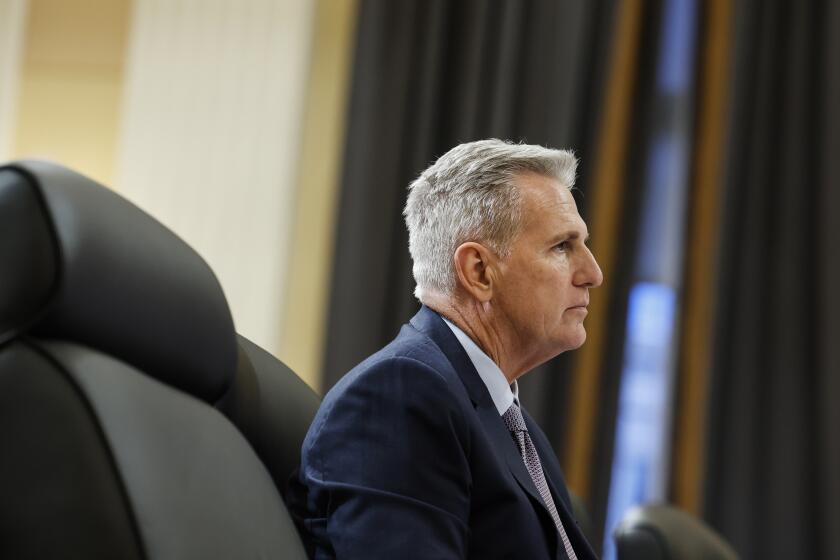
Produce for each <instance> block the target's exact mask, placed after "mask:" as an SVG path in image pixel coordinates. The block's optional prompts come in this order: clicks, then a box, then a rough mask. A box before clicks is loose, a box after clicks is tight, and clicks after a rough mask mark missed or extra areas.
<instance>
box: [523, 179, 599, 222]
mask: <svg viewBox="0 0 840 560" xmlns="http://www.w3.org/2000/svg"><path fill="white" fill-rule="evenodd" d="M517 185H518V186H519V190H520V192H521V194H522V218H523V226H524V227H523V230H524V231H529V230H530V231H532V232H538V230H546V231H548V233H550V234H556V233H562V232H561V231H559V230H564V231H568V232H577V233H579V234H581V235H585V234H586V233H587V230H586V224H585V223H584V221H583V219H582V218H581V217H580V214H579V213H578V209H577V204H576V203H575V199H574V197H573V196H572V193H571V191H570V190H569V189H568V188H567V187H566V186H565V185H561V184H560V182H558V181H557V180H556V179H553V178H551V177H545V176H543V175H538V174H536V173H528V174H523V175H522V176H521V177H520V178H519V180H518V181H517Z"/></svg>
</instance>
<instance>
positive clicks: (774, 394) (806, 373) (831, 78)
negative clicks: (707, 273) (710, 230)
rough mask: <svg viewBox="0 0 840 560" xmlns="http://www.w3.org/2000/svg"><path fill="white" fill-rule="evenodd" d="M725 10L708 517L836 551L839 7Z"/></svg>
mask: <svg viewBox="0 0 840 560" xmlns="http://www.w3.org/2000/svg"><path fill="white" fill-rule="evenodd" d="M736 8H737V10H736V12H735V14H734V22H735V25H734V34H733V45H734V47H735V50H734V52H733V56H734V59H733V63H734V64H733V73H732V80H733V83H732V92H733V99H732V111H731V120H730V132H729V138H728V150H727V152H728V153H727V162H726V166H727V167H726V168H727V171H726V177H725V192H726V211H725V215H724V216H723V225H722V227H723V230H722V236H721V237H722V242H721V274H720V280H719V286H718V302H717V310H718V311H717V329H716V342H715V352H714V362H713V363H714V371H713V391H712V395H711V400H710V407H711V409H710V411H711V414H710V417H711V419H712V422H711V425H710V427H709V430H710V431H709V437H708V454H707V457H708V464H707V483H706V489H705V515H706V516H707V518H708V519H709V520H710V522H711V523H712V524H713V526H715V527H716V528H717V529H718V530H719V531H721V532H722V533H723V534H724V535H725V536H726V537H727V538H728V539H729V540H730V541H731V542H732V543H733V545H734V546H735V548H736V549H737V550H738V551H739V552H740V553H741V555H742V556H743V557H744V558H761V559H771V560H772V559H775V558H778V559H782V558H785V559H787V558H840V530H838V528H840V437H838V435H837V429H838V428H840V405H838V403H840V344H839V343H838V340H840V292H838V287H840V248H839V247H840V219H838V216H840V164H838V153H840V132H838V131H840V41H839V40H838V37H840V3H837V2H834V1H831V0H827V1H811V2H765V1H763V0H742V1H740V2H738V3H736Z"/></svg>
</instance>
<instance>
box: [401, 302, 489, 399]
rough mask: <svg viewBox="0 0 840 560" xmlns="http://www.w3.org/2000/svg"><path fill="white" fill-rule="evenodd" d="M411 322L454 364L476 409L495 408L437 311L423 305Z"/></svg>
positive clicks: (471, 364)
mask: <svg viewBox="0 0 840 560" xmlns="http://www.w3.org/2000/svg"><path fill="white" fill-rule="evenodd" d="M410 322H411V325H412V326H413V327H414V328H415V329H417V330H418V331H420V332H422V333H423V334H425V335H426V336H428V337H429V338H431V339H432V342H434V343H435V344H437V345H438V347H439V348H440V349H441V351H443V353H444V355H446V357H447V359H449V363H451V364H452V367H453V368H454V369H455V372H456V373H457V374H458V376H459V377H460V378H461V382H462V383H463V384H464V387H465V388H466V389H467V394H468V395H469V397H470V400H471V401H472V403H473V405H474V406H476V407H479V406H488V405H489V406H491V407H493V406H494V405H493V399H492V398H491V397H490V393H489V392H488V391H487V387H486V386H485V385H484V382H483V381H482V380H481V377H480V376H479V375H478V372H477V371H476V370H475V366H474V365H473V363H472V360H470V357H469V355H467V352H466V350H464V347H463V346H461V343H460V342H458V339H457V338H456V337H455V334H454V333H453V332H452V331H451V330H450V329H449V327H447V326H446V323H444V322H443V319H442V318H441V316H440V315H439V314H438V313H437V312H436V311H434V310H432V309H430V308H428V307H426V306H425V305H423V306H422V307H420V311H418V312H417V315H415V316H414V317H412V319H411V321H410ZM493 410H495V408H494V409H493ZM497 415H498V413H497Z"/></svg>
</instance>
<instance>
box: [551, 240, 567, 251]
mask: <svg viewBox="0 0 840 560" xmlns="http://www.w3.org/2000/svg"><path fill="white" fill-rule="evenodd" d="M570 247H571V243H569V242H568V241H561V242H560V243H558V244H557V245H555V246H554V249H555V250H557V251H560V252H561V253H565V252H566V251H568V250H569V248H570Z"/></svg>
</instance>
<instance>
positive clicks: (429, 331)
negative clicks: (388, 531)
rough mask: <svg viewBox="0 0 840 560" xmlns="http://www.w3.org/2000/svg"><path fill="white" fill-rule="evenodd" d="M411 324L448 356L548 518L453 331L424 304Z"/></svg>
mask: <svg viewBox="0 0 840 560" xmlns="http://www.w3.org/2000/svg"><path fill="white" fill-rule="evenodd" d="M411 324H412V326H414V328H416V329H417V330H419V331H421V332H423V333H424V334H426V335H427V336H428V337H429V338H431V339H432V341H434V342H435V344H437V345H438V347H439V348H440V349H441V350H442V351H443V353H444V354H445V355H446V357H447V358H448V359H449V361H450V363H451V364H452V367H453V368H454V369H455V371H456V372H457V373H458V375H459V376H460V378H461V381H462V382H463V384H464V387H466V389H467V394H468V395H469V396H470V400H471V401H472V403H473V405H474V406H475V408H476V412H477V413H478V416H479V419H480V420H481V424H482V426H483V427H484V430H485V432H486V433H487V435H488V437H489V438H490V440H491V443H492V445H493V447H494V449H496V450H498V451H499V453H500V454H501V455H502V456H503V457H504V459H505V462H506V463H507V465H508V468H509V469H510V471H511V473H512V474H513V476H514V478H515V479H516V481H517V482H518V483H519V486H521V487H522V489H523V490H524V491H525V492H526V493H527V494H528V495H529V496H531V498H533V499H534V501H536V503H537V504H538V507H539V509H540V510H542V512H543V513H544V514H545V515H547V516H548V518H549V520H551V514H550V513H549V511H548V508H547V507H546V505H545V502H543V499H542V497H541V496H540V494H539V492H537V487H536V486H535V485H534V481H533V480H531V475H529V474H528V470H527V469H526V468H525V462H524V461H523V460H522V455H520V454H519V449H518V448H517V446H516V443H515V442H514V441H513V437H512V436H511V434H510V432H509V431H508V429H507V426H505V423H504V420H502V417H501V416H499V411H498V410H497V409H496V405H495V404H493V399H492V397H490V392H489V391H488V390H487V386H486V385H485V384H484V381H482V380H481V377H480V376H479V375H478V372H477V371H476V369H475V366H474V365H473V363H472V360H470V357H469V355H467V352H466V350H464V348H463V347H462V346H461V343H460V342H458V339H457V338H456V337H455V334H453V332H452V331H451V330H450V329H449V327H448V326H447V325H446V323H444V322H443V319H441V318H440V315H438V314H437V313H436V312H435V311H432V310H431V309H429V308H428V307H426V306H425V305H424V306H422V307H421V308H420V311H418V312H417V315H415V316H414V317H413V318H412V319H411ZM551 523H552V524H554V521H553V520H551Z"/></svg>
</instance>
